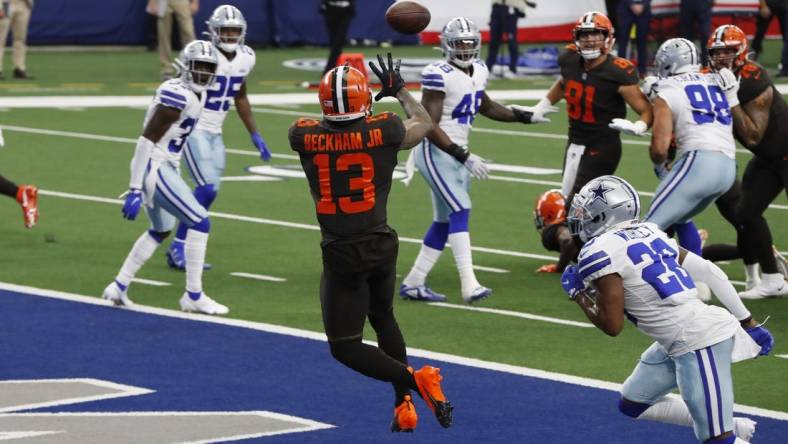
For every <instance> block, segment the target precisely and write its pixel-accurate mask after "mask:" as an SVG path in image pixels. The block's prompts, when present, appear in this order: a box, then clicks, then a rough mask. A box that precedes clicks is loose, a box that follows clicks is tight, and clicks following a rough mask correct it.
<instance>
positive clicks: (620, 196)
mask: <svg viewBox="0 0 788 444" xmlns="http://www.w3.org/2000/svg"><path fill="white" fill-rule="evenodd" d="M638 217H640V198H639V197H638V193H637V192H636V191H635V189H634V188H632V185H630V184H629V183H627V181H625V180H624V179H622V178H620V177H618V176H600V177H597V178H596V179H593V180H591V181H590V182H588V183H587V184H585V186H584V187H583V188H582V189H580V191H578V193H577V194H575V197H574V199H572V206H571V207H570V209H569V214H568V215H567V222H568V224H569V230H570V231H571V232H572V234H573V235H577V236H579V237H580V239H581V240H583V241H584V242H588V241H589V240H591V239H593V238H594V237H596V236H599V235H600V234H602V233H604V232H605V231H607V229H608V228H610V227H612V226H613V225H617V224H620V223H622V222H627V221H631V220H636V219H637V218H638Z"/></svg>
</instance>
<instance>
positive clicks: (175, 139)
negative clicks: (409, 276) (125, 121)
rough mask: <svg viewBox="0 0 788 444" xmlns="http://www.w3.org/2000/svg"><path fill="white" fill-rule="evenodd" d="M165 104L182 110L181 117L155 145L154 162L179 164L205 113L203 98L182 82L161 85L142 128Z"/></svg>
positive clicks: (176, 81)
mask: <svg viewBox="0 0 788 444" xmlns="http://www.w3.org/2000/svg"><path fill="white" fill-rule="evenodd" d="M159 105H162V106H166V107H169V108H175V109H177V110H180V111H181V117H180V118H179V119H178V120H176V121H175V123H173V124H172V125H171V126H170V128H169V129H168V130H167V132H166V133H164V135H163V136H162V137H161V139H159V141H158V142H156V147H155V149H154V152H153V153H152V157H153V158H154V159H159V160H167V161H170V162H172V163H174V164H176V165H177V163H178V162H179V161H180V159H181V153H182V150H183V147H184V144H185V143H186V139H187V138H188V137H189V134H191V132H192V130H193V129H194V127H195V125H196V124H197V121H198V119H199V117H200V113H201V112H202V103H201V101H200V97H199V96H198V95H197V94H195V93H194V91H192V90H191V88H189V87H188V86H186V84H184V83H183V81H182V80H181V79H179V78H178V79H171V80H167V81H166V82H164V83H162V84H161V85H159V88H158V89H157V90H156V95H155V96H154V97H153V102H152V103H151V104H150V106H149V107H148V112H147V113H146V114H145V121H144V122H143V124H142V126H143V128H144V127H145V126H146V125H147V124H148V120H150V118H151V117H152V116H153V113H154V112H155V110H156V107H157V106H159Z"/></svg>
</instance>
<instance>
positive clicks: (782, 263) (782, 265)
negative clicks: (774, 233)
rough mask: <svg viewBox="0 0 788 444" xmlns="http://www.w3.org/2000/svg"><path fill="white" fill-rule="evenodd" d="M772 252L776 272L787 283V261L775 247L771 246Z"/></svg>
mask: <svg viewBox="0 0 788 444" xmlns="http://www.w3.org/2000/svg"><path fill="white" fill-rule="evenodd" d="M772 250H773V251H774V260H775V261H776V262H777V272H778V273H780V274H782V275H783V279H785V280H786V281H788V260H786V259H785V256H783V255H782V254H781V253H780V251H779V250H777V247H775V246H774V245H772Z"/></svg>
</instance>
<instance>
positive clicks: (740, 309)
mask: <svg viewBox="0 0 788 444" xmlns="http://www.w3.org/2000/svg"><path fill="white" fill-rule="evenodd" d="M681 266H682V267H684V269H685V270H687V272H688V273H689V274H690V276H692V279H694V280H698V281H701V282H705V283H706V284H707V285H708V286H709V288H710V289H711V291H712V292H713V293H714V295H715V296H717V299H719V300H720V302H722V304H723V305H725V308H727V309H728V311H730V312H731V314H733V316H735V317H736V319H737V320H739V321H742V320H745V319H747V318H749V317H750V311H749V310H747V307H745V306H744V303H742V301H741V298H739V294H738V293H737V292H736V289H735V288H733V285H732V284H731V283H730V282H729V281H728V276H727V275H726V274H725V272H724V271H722V269H720V267H718V266H717V265H715V264H714V263H712V262H711V261H708V260H706V259H703V258H702V257H700V256H698V255H697V254H695V253H691V252H689V251H688V252H687V255H686V256H685V257H684V262H683V263H682V264H681Z"/></svg>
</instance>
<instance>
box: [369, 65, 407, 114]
mask: <svg viewBox="0 0 788 444" xmlns="http://www.w3.org/2000/svg"><path fill="white" fill-rule="evenodd" d="M388 58H389V65H388V66H386V63H385V62H383V57H381V56H380V54H378V63H379V64H380V67H379V68H378V67H377V66H375V63H374V62H372V61H370V62H369V68H370V69H371V70H372V72H374V73H375V75H376V76H378V79H380V92H379V93H378V94H377V95H376V96H375V101H376V102H377V101H379V100H380V99H382V98H384V97H394V96H396V95H397V93H398V92H399V90H401V89H402V88H403V87H404V86H405V81H404V80H402V76H401V75H400V73H399V65H400V63H401V62H402V60H400V59H397V63H396V65H395V64H394V63H393V62H392V61H391V53H388Z"/></svg>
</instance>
